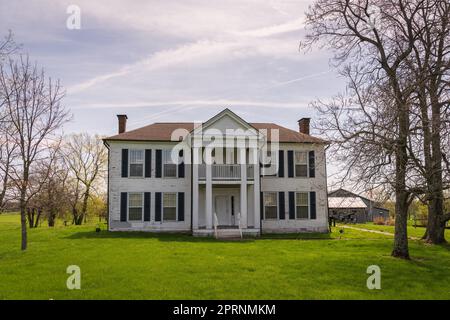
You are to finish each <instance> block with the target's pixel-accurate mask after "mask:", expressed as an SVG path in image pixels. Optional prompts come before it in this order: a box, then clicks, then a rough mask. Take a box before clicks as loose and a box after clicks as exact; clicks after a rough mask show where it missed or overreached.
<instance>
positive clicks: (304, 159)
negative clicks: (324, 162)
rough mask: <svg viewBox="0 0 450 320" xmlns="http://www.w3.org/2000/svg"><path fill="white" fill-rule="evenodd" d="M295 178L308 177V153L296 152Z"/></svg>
mask: <svg viewBox="0 0 450 320" xmlns="http://www.w3.org/2000/svg"><path fill="white" fill-rule="evenodd" d="M295 176H296V177H307V176H308V153H307V152H304V151H295Z"/></svg>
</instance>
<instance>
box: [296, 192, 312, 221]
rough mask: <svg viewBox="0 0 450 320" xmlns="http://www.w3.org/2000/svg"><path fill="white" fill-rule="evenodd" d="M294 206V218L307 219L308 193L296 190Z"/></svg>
mask: <svg viewBox="0 0 450 320" xmlns="http://www.w3.org/2000/svg"><path fill="white" fill-rule="evenodd" d="M295 198H296V199H295V206H296V210H295V211H296V218H297V219H308V218H309V205H308V193H307V192H297V193H296V194H295Z"/></svg>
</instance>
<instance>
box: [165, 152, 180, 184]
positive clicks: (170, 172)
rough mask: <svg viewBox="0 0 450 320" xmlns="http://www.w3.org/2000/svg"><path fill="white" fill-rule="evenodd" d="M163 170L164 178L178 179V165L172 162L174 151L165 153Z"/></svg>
mask: <svg viewBox="0 0 450 320" xmlns="http://www.w3.org/2000/svg"><path fill="white" fill-rule="evenodd" d="M163 170H164V177H166V178H176V177H177V165H176V164H175V163H173V161H172V150H171V149H169V150H164V151H163Z"/></svg>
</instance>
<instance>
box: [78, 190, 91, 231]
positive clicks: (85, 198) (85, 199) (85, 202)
mask: <svg viewBox="0 0 450 320" xmlns="http://www.w3.org/2000/svg"><path fill="white" fill-rule="evenodd" d="M89 196H90V194H89V186H86V192H85V193H84V196H83V206H82V207H81V219H80V220H81V221H80V224H81V222H82V221H83V219H84V220H85V219H86V217H87V206H88V200H89ZM84 222H86V220H85V221H84Z"/></svg>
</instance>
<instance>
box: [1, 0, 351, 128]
mask: <svg viewBox="0 0 450 320" xmlns="http://www.w3.org/2000/svg"><path fill="white" fill-rule="evenodd" d="M310 3H311V1H301V0H287V1H272V0H246V1H244V0H230V1H227V0H223V1H207V0H183V1H181V0H180V1H162V0H160V1H143V0H142V1H141V0H133V1H126V0H95V1H92V0H86V1H85V0H72V1H64V0H61V1H58V0H14V1H11V0H0V34H1V33H4V34H6V32H7V30H8V29H11V30H12V31H13V32H14V34H15V38H16V40H17V42H19V43H21V44H22V45H23V49H22V50H23V51H24V52H26V53H29V54H30V56H31V58H32V59H33V60H36V61H37V62H38V63H39V64H40V65H41V66H43V67H44V68H45V70H46V72H47V74H48V75H51V76H52V77H55V78H59V79H60V80H61V82H62V84H63V85H64V87H65V88H66V90H67V94H66V98H65V104H66V105H67V107H68V108H70V109H71V111H72V113H73V115H74V117H73V121H72V122H71V123H70V124H69V125H67V126H66V129H65V131H66V132H74V131H88V132H92V133H94V132H95V133H99V134H102V135H110V134H113V133H115V132H116V131H117V123H116V117H115V115H116V114H118V113H126V114H127V115H128V118H129V125H128V128H129V129H132V128H137V127H140V126H143V125H146V124H149V123H152V122H158V121H159V122H160V121H202V120H206V119H208V118H209V117H211V116H213V115H214V114H216V113H217V112H219V111H220V110H222V109H223V108H225V107H229V108H230V109H232V110H233V111H235V112H236V113H237V114H239V115H240V116H242V117H243V118H244V119H246V120H248V121H250V122H277V123H279V124H281V125H284V126H287V127H290V128H292V129H297V123H296V120H298V119H299V118H301V117H304V116H310V117H312V118H314V110H312V109H311V108H309V107H308V104H309V102H310V101H312V100H314V99H316V98H326V97H329V96H331V95H333V94H335V93H337V92H339V91H341V90H342V89H343V88H344V83H343V80H342V79H340V78H339V77H338V76H337V75H336V73H335V72H334V71H333V70H332V69H331V68H330V66H329V61H328V60H329V53H327V52H322V51H314V52H309V53H300V52H299V51H298V46H299V42H300V41H301V40H302V37H303V35H304V31H303V21H304V12H305V10H306V8H307V7H308V5H309V4H310ZM70 4H75V5H77V6H78V7H79V8H80V9H81V29H80V30H69V29H68V28H67V27H66V20H67V19H68V17H69V14H67V7H68V6H69V5H70Z"/></svg>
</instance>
